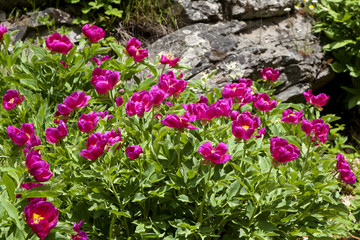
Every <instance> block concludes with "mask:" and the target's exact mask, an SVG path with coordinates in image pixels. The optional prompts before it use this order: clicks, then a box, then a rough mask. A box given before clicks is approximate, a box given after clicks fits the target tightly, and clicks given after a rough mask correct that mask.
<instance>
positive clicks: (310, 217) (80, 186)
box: [0, 34, 359, 240]
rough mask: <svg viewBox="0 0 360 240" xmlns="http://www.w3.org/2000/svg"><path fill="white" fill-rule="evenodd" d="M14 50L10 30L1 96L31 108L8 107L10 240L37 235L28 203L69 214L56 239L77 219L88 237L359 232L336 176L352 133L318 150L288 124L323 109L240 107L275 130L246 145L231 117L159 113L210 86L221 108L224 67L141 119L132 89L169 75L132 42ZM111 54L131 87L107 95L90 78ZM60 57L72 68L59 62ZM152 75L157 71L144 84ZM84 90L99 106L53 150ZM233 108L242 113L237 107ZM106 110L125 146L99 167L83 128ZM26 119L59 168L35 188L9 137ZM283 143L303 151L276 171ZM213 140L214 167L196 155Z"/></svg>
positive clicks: (5, 223) (4, 221)
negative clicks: (133, 112)
mask: <svg viewBox="0 0 360 240" xmlns="http://www.w3.org/2000/svg"><path fill="white" fill-rule="evenodd" d="M9 45H10V40H9V36H8V34H5V36H4V41H3V42H2V43H1V45H0V48H1V51H0V74H1V75H0V92H1V95H4V94H5V92H6V90H7V89H17V90H18V91H19V92H20V93H21V94H23V95H25V101H24V102H23V103H22V104H20V105H19V106H18V107H16V108H14V109H12V110H9V111H5V110H4V109H3V108H1V111H0V176H1V181H0V238H1V239H17V240H22V239H37V237H36V236H35V235H32V232H31V229H30V228H29V226H27V224H26V222H25V221H24V219H22V218H21V213H22V212H23V209H24V207H25V206H26V205H27V204H28V201H27V200H26V199H25V198H28V197H47V201H50V202H52V203H53V204H54V205H55V207H56V208H58V209H59V212H60V214H59V223H58V225H57V227H56V228H54V229H53V230H52V231H51V233H50V234H49V236H48V237H47V238H46V239H66V238H67V237H68V236H69V235H71V234H74V231H73V230H72V228H71V225H72V222H79V221H80V220H84V224H83V227H82V230H84V231H86V232H87V233H88V235H89V239H126V238H128V239H149V238H154V239H211V238H214V239H215V238H218V239H300V238H303V237H308V238H309V239H337V238H338V237H341V236H343V237H346V236H349V233H350V232H351V233H352V234H355V233H354V232H352V231H353V230H358V229H359V226H358V223H354V220H358V218H359V216H358V215H359V214H358V207H357V206H359V202H358V201H357V200H354V201H353V203H352V204H351V205H350V207H347V206H346V205H345V204H343V202H342V201H341V197H342V195H341V191H342V185H341V184H340V183H339V180H338V173H337V172H336V171H335V164H336V159H335V155H336V154H337V153H338V152H340V151H341V150H342V149H344V148H349V146H347V145H346V138H344V137H341V136H340V135H339V131H340V130H341V129H342V126H337V125H335V126H332V127H331V130H330V134H329V138H330V139H331V141H328V142H326V143H325V144H320V145H314V144H312V142H311V141H310V142H309V141H307V139H308V138H307V137H306V135H305V133H304V132H303V131H302V130H301V127H300V125H299V124H298V125H291V124H286V123H284V122H281V121H280V119H281V117H282V112H283V110H285V109H288V108H290V107H291V108H293V109H296V110H297V111H299V110H300V109H303V110H304V112H305V116H304V117H305V118H306V119H308V120H312V119H314V118H319V117H320V112H318V111H316V110H315V109H314V107H309V106H307V105H304V104H291V103H281V102H279V104H278V105H277V107H276V108H275V109H273V110H272V111H271V112H268V113H265V112H261V111H258V110H257V109H256V108H255V107H254V106H253V104H252V103H250V104H247V105H245V106H243V107H242V108H241V111H250V112H251V113H252V114H254V115H256V116H259V117H260V118H261V127H266V134H265V136H264V137H262V138H250V139H249V140H247V141H235V137H234V136H233V135H232V133H231V124H232V121H231V119H230V118H226V117H221V118H216V119H213V120H212V122H209V123H207V125H206V126H203V125H202V124H200V122H198V121H196V122H193V123H192V124H194V125H195V126H196V127H197V128H198V130H189V129H185V131H183V132H181V131H176V130H174V129H172V128H169V127H167V126H164V125H163V124H161V123H160V121H158V120H157V119H156V118H155V117H154V115H155V113H160V114H161V115H162V116H166V115H169V114H178V115H182V114H183V113H185V111H184V109H183V108H182V105H181V104H188V103H190V102H197V101H198V100H199V97H198V96H197V95H196V94H195V92H198V91H199V90H205V91H206V93H207V97H208V99H209V103H214V102H216V101H217V100H218V99H220V98H221V91H220V90H218V89H213V91H209V90H211V89H209V87H208V86H207V81H208V80H209V78H211V77H212V75H213V74H214V72H213V73H210V74H208V75H204V77H203V78H202V79H200V80H198V81H192V82H189V83H188V87H187V88H186V89H185V91H184V92H183V93H181V94H180V97H179V98H178V99H176V98H168V99H167V100H166V101H170V102H172V103H173V104H174V105H173V106H172V107H169V106H168V105H166V104H162V105H161V106H160V108H159V109H155V108H154V109H153V110H152V111H149V112H146V113H145V116H144V117H143V118H139V117H137V116H132V117H129V116H128V115H127V114H126V111H125V103H126V102H127V101H128V99H129V98H130V97H131V96H132V95H133V93H134V92H135V91H140V90H142V89H144V90H149V89H150V88H151V86H152V85H155V84H156V83H157V81H158V79H159V77H160V75H161V74H162V73H164V70H166V71H167V70H170V69H168V68H161V69H162V70H159V67H158V63H159V62H158V60H156V61H155V62H151V61H150V60H148V59H145V60H143V61H141V62H135V61H134V59H133V58H131V57H129V56H128V55H126V54H125V53H124V51H123V50H124V49H125V47H124V46H120V45H118V44H115V43H110V44H109V46H105V47H102V46H101V45H100V44H98V43H97V44H91V45H88V44H87V43H86V41H85V39H82V40H81V41H80V44H79V46H74V48H73V49H72V50H71V51H70V52H69V53H68V54H67V55H62V54H59V53H55V54H51V53H50V51H48V50H46V49H45V48H44V47H39V46H29V45H28V44H24V43H22V42H21V41H19V42H17V43H16V44H15V46H13V48H12V51H11V52H10V51H9ZM110 50H112V51H114V53H115V57H113V58H112V59H111V60H108V61H105V62H103V63H102V64H101V68H103V69H111V70H117V71H120V72H121V75H120V80H121V82H120V83H119V84H118V85H117V86H116V87H115V88H114V89H112V90H111V91H110V93H109V94H108V95H104V96H103V95H99V94H97V93H96V92H95V90H94V88H93V86H92V85H91V83H90V79H91V77H92V75H91V73H92V71H93V69H94V68H95V67H96V65H95V64H94V63H93V62H92V63H90V64H87V63H88V62H89V60H90V58H92V57H93V56H95V55H98V54H105V53H108V52H109V51H110ZM61 60H62V61H64V62H66V63H67V64H68V65H69V67H68V68H65V67H64V66H63V65H62V64H60V61H61ZM177 69H178V70H180V71H181V67H179V66H178V67H177ZM172 70H175V69H172ZM146 71H148V72H146ZM149 72H151V74H152V76H151V77H144V76H146V75H148V74H149ZM176 74H177V75H178V74H179V72H176ZM130 80H131V81H130ZM130 82H131V83H130ZM119 89H124V92H123V93H121V94H122V96H123V99H124V104H123V105H122V106H120V107H117V106H116V105H115V103H114V100H115V97H116V96H118V94H119V93H118V90H119ZM253 89H254V91H255V92H259V93H261V92H267V93H268V94H269V95H271V94H272V93H273V92H274V89H270V90H268V86H264V85H262V84H261V81H258V82H254V88H253ZM75 90H77V91H85V92H86V95H90V96H91V100H90V104H89V105H88V106H86V107H85V108H82V109H78V110H77V111H75V113H74V114H73V115H71V116H69V117H68V121H67V122H66V124H67V126H68V135H67V137H66V138H64V139H62V140H61V142H60V144H58V145H56V144H51V143H48V142H47V141H46V140H45V129H46V128H49V127H52V128H53V127H54V123H53V116H54V113H55V111H56V110H57V108H56V105H57V104H59V103H62V102H63V100H64V98H65V97H66V96H68V95H69V94H70V93H72V92H74V91H75ZM271 98H272V99H275V97H274V96H272V97H271ZM234 109H239V106H238V105H236V104H235V105H234ZM105 110H108V111H109V112H110V114H112V115H114V117H113V118H111V119H109V120H108V121H105V120H104V119H101V120H100V121H99V123H98V124H97V126H96V130H95V131H96V132H102V133H103V132H105V131H109V130H111V128H113V129H117V128H120V129H121V133H122V139H123V140H122V142H121V145H119V144H120V143H119V144H115V145H113V146H112V147H111V148H110V149H109V151H105V153H104V154H103V155H102V156H101V157H99V158H98V159H96V161H90V160H88V159H85V158H84V157H82V156H81V155H80V151H81V150H83V149H84V148H86V146H85V145H86V140H87V138H88V134H86V133H83V132H80V131H79V130H78V127H77V121H78V119H79V117H80V116H81V114H84V113H89V112H91V111H105ZM321 118H323V119H324V121H325V122H326V123H327V124H330V123H333V122H334V121H336V120H338V117H336V116H334V115H325V116H321ZM22 123H34V126H35V131H36V135H37V136H39V138H40V139H41V142H42V145H41V146H39V147H37V148H38V149H40V151H41V155H42V157H43V158H44V159H45V160H46V162H47V163H48V164H50V169H51V171H52V172H53V173H54V176H53V177H52V178H51V179H50V180H49V181H48V182H46V183H45V186H43V187H38V188H36V189H31V190H24V189H19V186H20V185H21V183H23V182H30V181H34V180H33V178H32V177H31V176H30V175H29V173H28V172H27V170H26V168H25V167H24V166H23V163H22V162H23V161H24V153H23V152H22V151H21V150H20V149H19V148H18V146H16V145H14V143H12V142H11V140H10V139H9V137H8V136H7V133H6V128H7V127H8V126H16V127H20V126H21V124H22ZM274 136H279V137H282V138H285V139H287V140H288V141H289V142H290V143H292V144H294V145H296V146H297V147H299V149H300V150H301V154H300V157H299V159H297V160H294V161H291V162H288V163H285V164H282V165H280V166H279V167H278V168H275V169H273V167H272V165H271V160H272V157H271V153H270V150H269V149H270V138H271V137H274ZM209 141H210V142H212V143H213V146H214V145H217V144H218V143H220V142H224V143H226V144H227V146H228V153H229V154H231V156H232V157H231V159H230V160H229V161H228V162H227V163H225V164H218V165H215V166H213V167H212V166H211V165H203V164H202V162H203V160H204V159H203V157H202V156H201V155H200V154H199V153H198V149H199V147H200V146H201V145H202V144H203V143H205V142H209ZM134 144H135V145H139V146H141V147H142V149H143V151H144V153H143V154H142V156H140V157H139V158H137V159H134V160H131V159H129V158H128V157H127V155H126V154H125V151H124V150H125V148H126V147H127V146H130V145H134ZM119 146H120V149H119V150H117V147H119ZM356 185H358V184H356ZM16 194H21V198H16V197H15V196H16Z"/></svg>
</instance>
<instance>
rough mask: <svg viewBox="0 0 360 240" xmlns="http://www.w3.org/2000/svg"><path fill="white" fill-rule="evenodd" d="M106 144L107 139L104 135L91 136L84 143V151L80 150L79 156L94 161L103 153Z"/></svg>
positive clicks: (98, 133) (95, 134)
mask: <svg viewBox="0 0 360 240" xmlns="http://www.w3.org/2000/svg"><path fill="white" fill-rule="evenodd" d="M107 142H108V138H107V136H106V135H104V134H102V133H100V132H97V133H94V134H91V136H90V137H89V138H88V139H87V141H86V149H83V150H81V152H80V155H81V156H83V157H84V158H87V159H90V160H95V159H97V158H98V157H100V156H101V155H102V154H103V153H104V149H105V146H106V144H107Z"/></svg>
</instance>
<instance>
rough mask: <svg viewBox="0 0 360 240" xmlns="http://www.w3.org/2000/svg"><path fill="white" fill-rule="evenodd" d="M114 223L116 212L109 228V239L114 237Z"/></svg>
mask: <svg viewBox="0 0 360 240" xmlns="http://www.w3.org/2000/svg"><path fill="white" fill-rule="evenodd" d="M114 223H115V214H112V218H111V223H110V228H109V240H111V239H112V238H111V236H112V233H113V228H114Z"/></svg>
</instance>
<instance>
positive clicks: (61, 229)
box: [54, 222, 76, 235]
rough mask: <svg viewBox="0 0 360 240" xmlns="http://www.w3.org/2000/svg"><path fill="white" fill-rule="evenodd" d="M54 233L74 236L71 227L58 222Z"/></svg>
mask: <svg viewBox="0 0 360 240" xmlns="http://www.w3.org/2000/svg"><path fill="white" fill-rule="evenodd" d="M54 231H57V232H63V233H67V234H71V235H75V234H76V232H75V230H74V229H73V228H72V226H70V225H69V224H67V223H64V222H58V223H57V224H56V227H54Z"/></svg>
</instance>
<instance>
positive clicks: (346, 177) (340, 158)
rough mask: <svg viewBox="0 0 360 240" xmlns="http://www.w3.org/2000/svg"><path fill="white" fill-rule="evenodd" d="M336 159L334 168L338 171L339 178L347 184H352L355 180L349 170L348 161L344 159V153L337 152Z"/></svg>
mask: <svg viewBox="0 0 360 240" xmlns="http://www.w3.org/2000/svg"><path fill="white" fill-rule="evenodd" d="M336 159H337V163H336V168H337V169H338V171H339V172H340V177H341V179H342V180H343V181H344V182H346V183H348V184H354V183H355V182H356V177H355V174H354V172H353V171H351V169H350V166H349V163H348V162H347V161H346V160H345V157H344V155H342V154H340V153H338V155H337V156H336Z"/></svg>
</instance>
